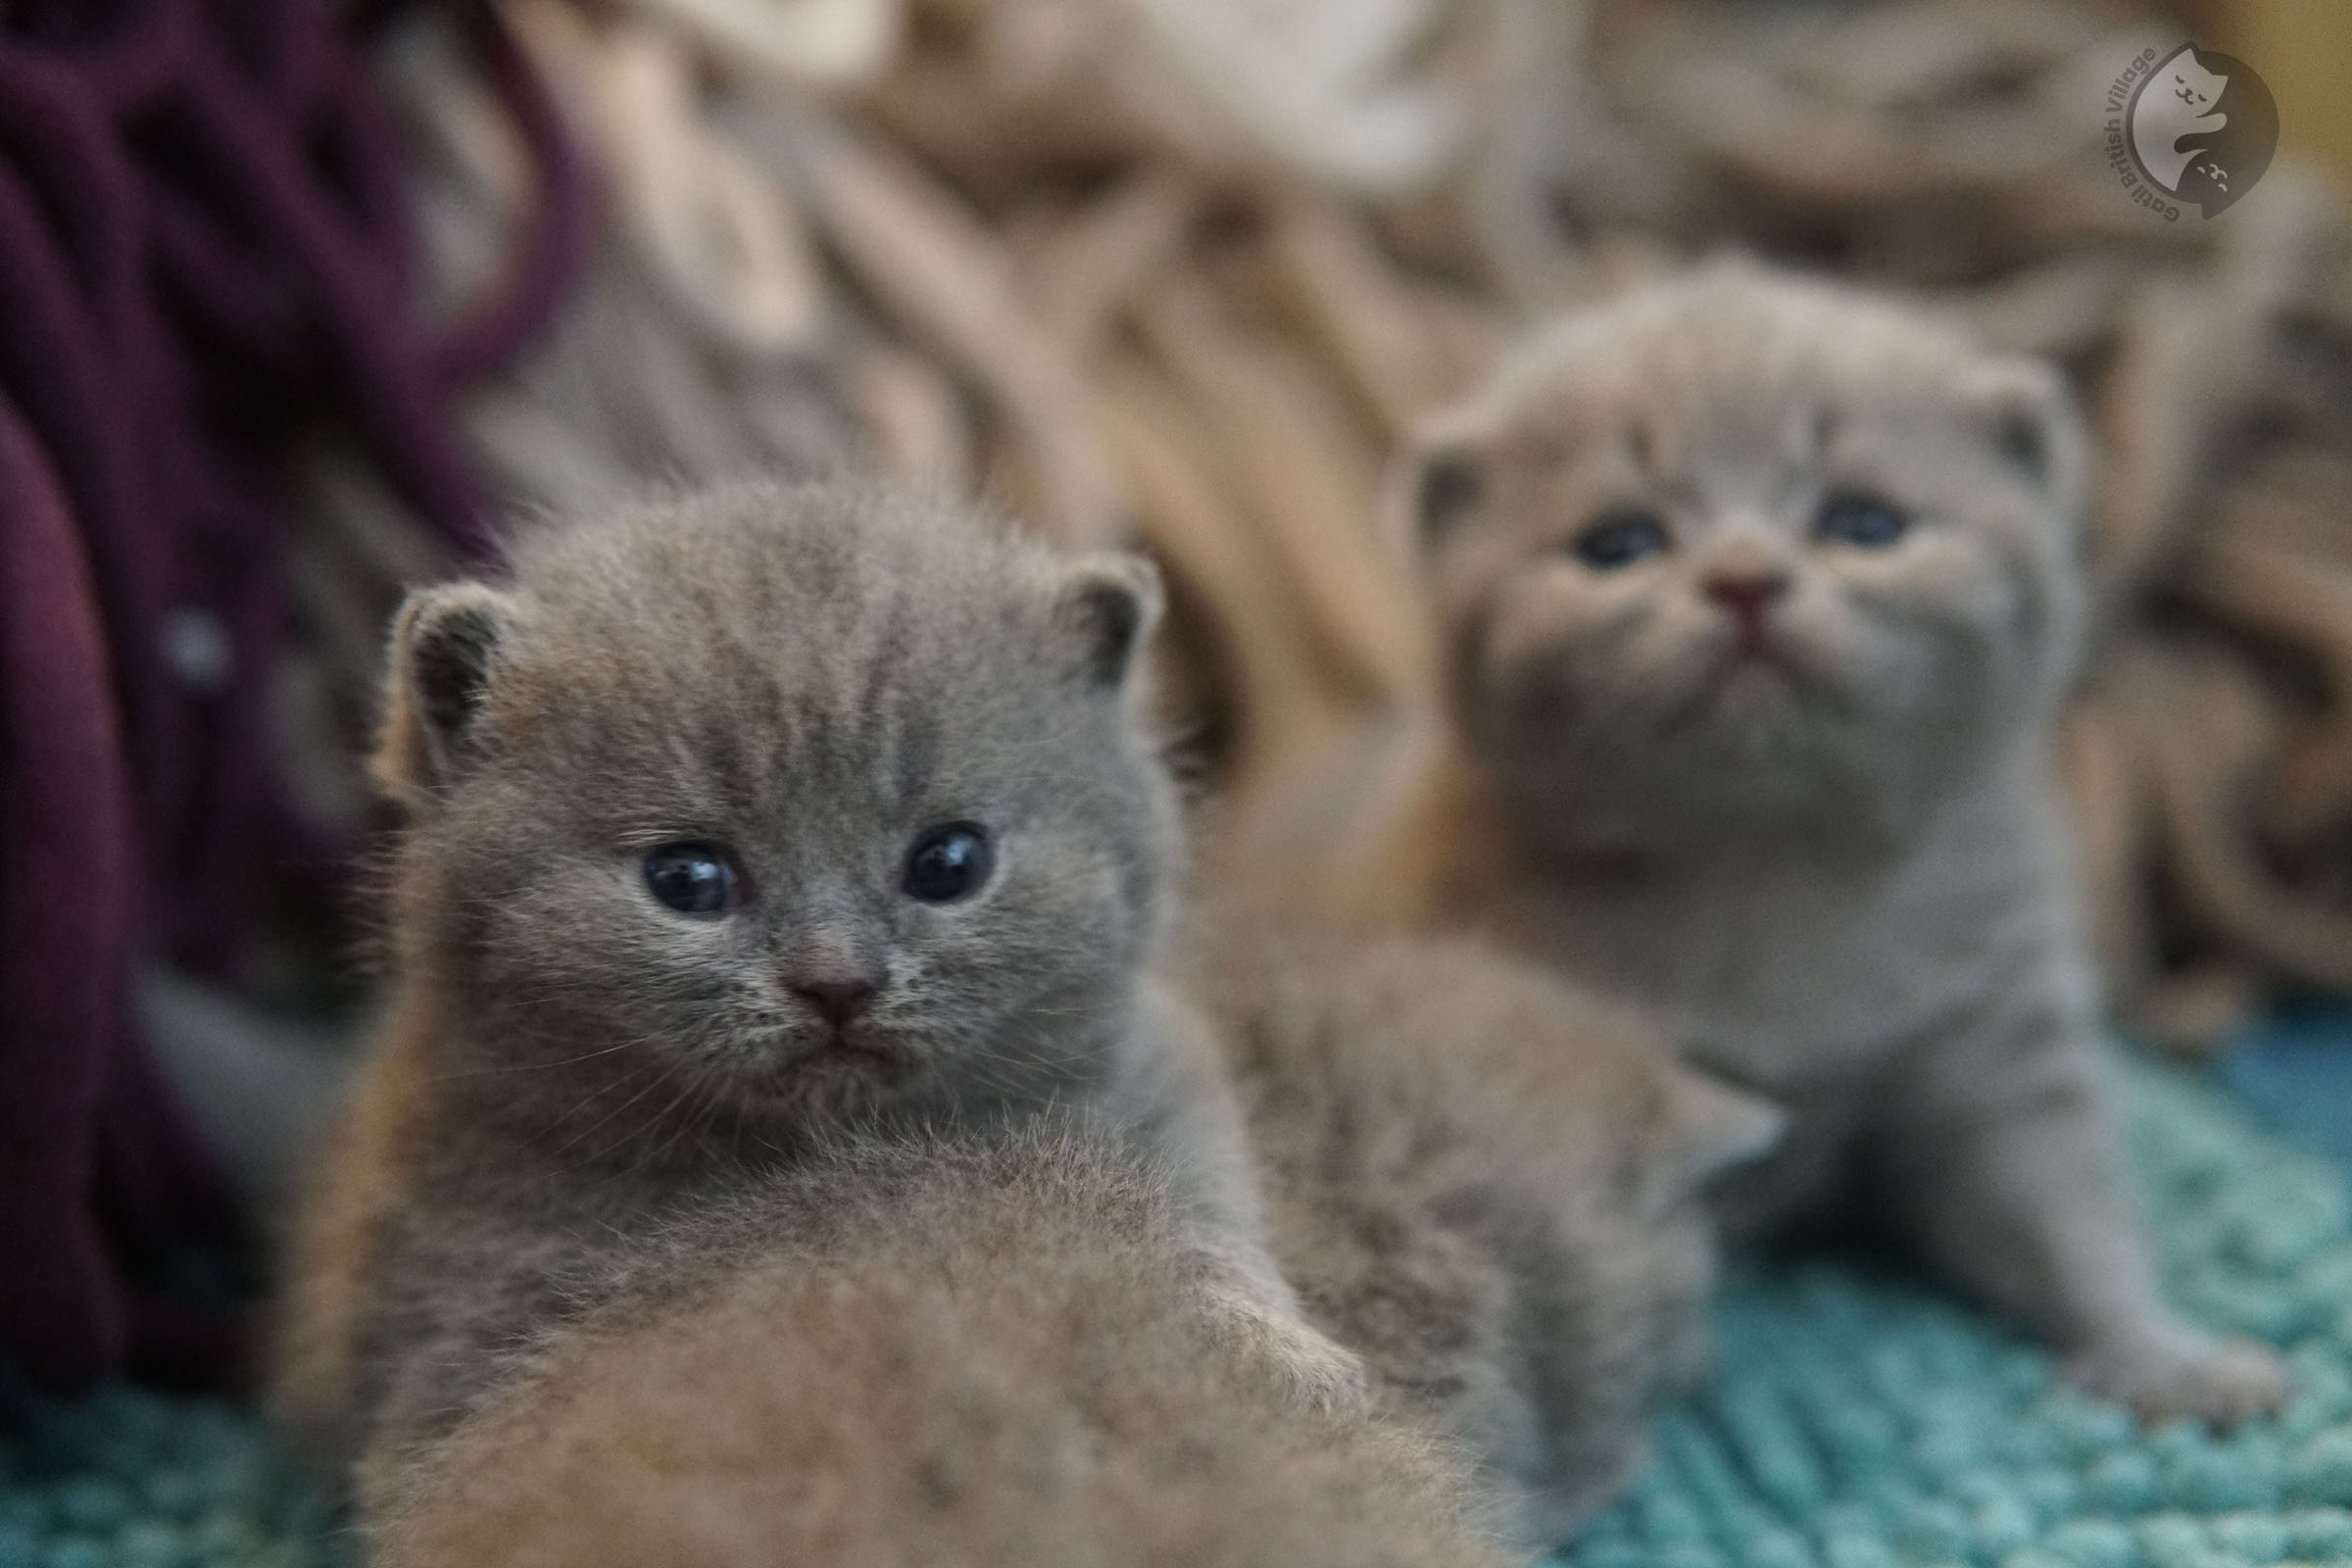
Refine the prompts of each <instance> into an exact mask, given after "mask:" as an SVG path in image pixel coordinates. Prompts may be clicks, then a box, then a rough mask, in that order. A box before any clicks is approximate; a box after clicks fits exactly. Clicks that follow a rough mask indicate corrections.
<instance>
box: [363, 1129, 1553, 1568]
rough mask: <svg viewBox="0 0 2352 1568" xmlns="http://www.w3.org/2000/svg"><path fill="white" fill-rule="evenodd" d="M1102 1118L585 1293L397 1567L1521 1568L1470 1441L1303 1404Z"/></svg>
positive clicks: (865, 1182)
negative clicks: (1246, 1338)
mask: <svg viewBox="0 0 2352 1568" xmlns="http://www.w3.org/2000/svg"><path fill="white" fill-rule="evenodd" d="M1189 1229H1190V1227H1189V1224H1188V1222H1187V1221H1186V1220H1185V1218H1184V1216H1183V1215H1182V1213H1181V1212H1180V1211H1179V1210H1178V1209H1177V1208H1176V1207H1175V1205H1174V1204H1172V1203H1171V1202H1170V1201H1169V1189H1168V1186H1167V1183H1166V1182H1165V1180H1164V1179H1161V1178H1160V1177H1159V1176H1158V1174H1157V1173H1155V1172H1153V1171H1152V1170H1150V1169H1149V1168H1148V1167H1145V1166H1143V1165H1141V1164H1139V1163H1138V1162H1137V1161H1135V1160H1134V1159H1133V1158H1131V1157H1128V1156H1127V1155H1126V1154H1125V1153H1124V1152H1121V1151H1119V1150H1118V1149H1117V1148H1116V1147H1115V1146H1114V1145H1112V1144H1111V1143H1110V1142H1109V1141H1108V1140H1105V1139H1103V1138H1101V1137H1099V1136H1093V1135H1091V1134H1090V1133H1088V1132H1087V1131H1086V1130H1085V1129H1078V1130H1075V1131H1072V1130H1071V1129H1067V1128H1057V1127H1054V1126H1053V1125H1052V1123H1051V1121H1050V1120H1048V1121H1046V1122H1044V1123H1041V1122H1037V1121H1032V1122H1030V1123H1028V1124H1026V1125H1025V1126H1024V1127H1022V1128H1020V1129H1015V1130H1010V1131H999V1132H998V1133H995V1134H983V1135H969V1134H951V1135H947V1136H917V1137H910V1138H906V1139H898V1138H887V1137H884V1138H877V1137H860V1138H857V1139H853V1140H850V1141H846V1142H844V1143H842V1144H840V1145H838V1146H836V1147H832V1148H828V1149H821V1150H818V1151H816V1152H813V1153H812V1154H811V1156H810V1158H809V1160H808V1161H807V1162H806V1163H805V1164H804V1165H803V1166H801V1167H800V1168H798V1169H796V1170H793V1171H791V1172H788V1173H783V1174H780V1175H777V1176H774V1177H771V1178H768V1179H766V1180H764V1181H760V1182H757V1183H753V1184H751V1185H749V1186H747V1187H746V1188H745V1190H743V1191H742V1192H740V1193H738V1194H736V1195H733V1196H732V1197H730V1198H729V1199H727V1200H725V1201H721V1202H718V1203H715V1204H712V1205H710V1206H708V1207H706V1208H704V1209H702V1210H700V1211H698V1212H697V1213H695V1214H693V1215H692V1216H690V1217H687V1218H685V1219H682V1220H681V1221H680V1222H679V1223H678V1224H677V1225H676V1226H675V1227H674V1228H673V1229H671V1230H670V1231H667V1232H665V1233H664V1234H662V1235H661V1236H660V1237H657V1238H655V1239H654V1240H653V1242H652V1243H651V1244H650V1245H648V1246H646V1247H644V1248H642V1249H639V1250H633V1251H631V1252H627V1253H623V1254H621V1255H619V1256H617V1257H615V1258H610V1259H607V1260H606V1264H605V1266H604V1268H603V1269H601V1270H599V1271H592V1272H590V1273H588V1274H586V1275H583V1276H581V1277H580V1278H579V1279H578V1280H577V1281H576V1282H575V1289H576V1290H578V1291H579V1292H581V1293H582V1295H583V1296H593V1297H594V1298H595V1299H597V1300H598V1301H600V1302H601V1304H597V1305H582V1306H581V1307H580V1309H579V1310H578V1311H576V1312H575V1313H574V1314H573V1315H572V1316H571V1318H570V1319H569V1321H568V1322H567V1323H566V1324H565V1325H564V1327H563V1328H561V1329H560V1330H556V1331H554V1332H550V1333H547V1334H544V1335H543V1336H541V1337H540V1338H539V1340H538V1342H537V1343H536V1344H535V1345H534V1346H533V1347H532V1348H530V1349H529V1350H528V1351H527V1352H524V1353H519V1354H516V1355H515V1356H514V1357H513V1358H512V1370H511V1372H510V1374H509V1375H508V1377H507V1378H506V1379H505V1380H504V1381H503V1382H502V1386H501V1387H500V1388H499V1390H498V1391H496V1392H495V1393H494V1394H493V1395H492V1396H491V1397H488V1398H487V1399H485V1400H484V1402H483V1403H482V1405H481V1407H480V1408H479V1410H478V1411H477V1413H475V1414H474V1415H473V1416H471V1417H470V1418H469V1419H467V1420H466V1421H465V1422H464V1423H462V1424H461V1425H460V1426H459V1427H458V1428H457V1429H456V1430H455V1431H454V1432H452V1433H451V1434H450V1435H449V1436H448V1437H447V1438H445V1439H443V1440H441V1441H440V1442H438V1443H436V1444H434V1445H432V1446H429V1447H426V1448H424V1449H422V1450H420V1451H419V1452H417V1454H416V1455H415V1456H413V1458H412V1459H411V1461H410V1462H409V1463H408V1464H407V1465H405V1466H403V1467H401V1468H400V1469H399V1470H397V1471H396V1472H395V1473H393V1474H391V1475H389V1476H387V1477H386V1478H384V1482H383V1484H382V1485H381V1486H380V1488H379V1495H378V1497H377V1500H376V1504H375V1506H374V1508H373V1510H372V1520H371V1524H372V1528H371V1531H370V1535H371V1539H372V1545H373V1551H372V1560H373V1561H374V1563H375V1564H376V1565H377V1568H493V1565H495V1568H673V1565H674V1568H810V1565H819V1564H821V1565H824V1568H1090V1565H1103V1564H1113V1563H1116V1564H1131V1565H1134V1568H1198V1565H1201V1564H1222V1565H1226V1568H1507V1564H1508V1562H1509V1561H1510V1559H1509V1558H1507V1557H1505V1556H1504V1555H1503V1553H1502V1552H1500V1551H1499V1550H1497V1549H1496V1548H1495V1547H1494V1546H1492V1545H1490V1544H1487V1542H1486V1541H1485V1540H1484V1539H1483V1538H1482V1536H1481V1533H1480V1531H1479V1528H1478V1524H1477V1521H1476V1519H1475V1517H1474V1513H1473V1510H1472V1508H1471V1505H1470V1499H1471V1497H1472V1495H1473V1494H1472V1490H1471V1489H1470V1488H1469V1487H1468V1486H1467V1485H1466V1483H1465V1480H1464V1477H1463V1475H1462V1473H1461V1471H1460V1469H1459V1467H1458V1466H1456V1465H1455V1464H1454V1463H1452V1462H1451V1460H1450V1459H1449V1458H1448V1456H1447V1454H1446V1451H1445V1446H1444V1445H1443V1444H1441V1443H1437V1442H1433V1441H1431V1440H1430V1439H1429V1438H1428V1437H1426V1436H1423V1435H1421V1434H1419V1433H1417V1432H1416V1431H1415V1430H1414V1429H1413V1428H1412V1427H1410V1426H1409V1425H1408V1424H1406V1423H1403V1422H1399V1421H1389V1420H1383V1419H1378V1418H1376V1417H1374V1416H1372V1415H1371V1414H1369V1413H1368V1412H1367V1411H1366V1410H1364V1409H1363V1408H1361V1407H1360V1406H1351V1407H1349V1408H1347V1409H1310V1408H1305V1407H1302V1406H1301V1405H1300V1403H1299V1401H1298V1400H1297V1399H1296V1398H1295V1397H1291V1396H1290V1394H1289V1392H1288V1391H1286V1390H1285V1389H1284V1388H1282V1387H1281V1386H1280V1383H1279V1380H1275V1379H1269V1377H1268V1376H1267V1375H1266V1369H1265V1367H1264V1366H1263V1364H1262V1363H1260V1362H1257V1361H1255V1360H1254V1359H1253V1358H1251V1357H1250V1356H1248V1355H1246V1354H1237V1353H1235V1347H1234V1346H1233V1344H1232V1343H1231V1339H1230V1336H1229V1335H1228V1334H1227V1333H1226V1332H1225V1328H1224V1326H1223V1325H1222V1324H1221V1323H1220V1322H1219V1321H1218V1319H1217V1315H1216V1314H1215V1313H1214V1312H1213V1311H1212V1312H1208V1313H1204V1312H1203V1311H1202V1310H1201V1289H1200V1276H1201V1270H1202V1267H1203V1260H1202V1258H1201V1255H1200V1252H1199V1250H1198V1249H1197V1247H1196V1246H1195V1245H1194V1244H1193V1243H1192V1242H1191V1241H1190V1240H1189V1239H1188V1236H1187V1231H1188V1230H1189Z"/></svg>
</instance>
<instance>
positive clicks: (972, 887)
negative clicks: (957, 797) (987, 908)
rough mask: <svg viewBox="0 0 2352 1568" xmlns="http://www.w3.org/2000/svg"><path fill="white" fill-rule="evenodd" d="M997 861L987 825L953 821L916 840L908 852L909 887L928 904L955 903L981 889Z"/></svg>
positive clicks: (912, 892)
mask: <svg viewBox="0 0 2352 1568" xmlns="http://www.w3.org/2000/svg"><path fill="white" fill-rule="evenodd" d="M995 865H996V851H995V850H994V849H992V848H991V847H990V845H989V842H988V830H987V829H986V828H983V827H982V826H981V825H980V824H979V823H977V822H949V823H946V824H944V825H943V826H940V827H935V828H932V829H930V830H928V831H927V832H925V833H924V834H923V836H922V837H921V838H918V839H916V840H915V841H914V848H913V849H912V850H911V851H909V852H908V853H907V879H906V888H907V892H908V893H910V894H912V895H913V896H914V897H916V898H918V899H920V900H922V901H923V902H924V903H925V904H953V903H955V902H956V900H957V899H966V898H969V897H971V896H972V895H973V894H974V893H977V892H979V891H980V887H981V884H982V883H984V882H986V881H987V880H988V873H989V872H990V870H992V869H993V868H994V867H995Z"/></svg>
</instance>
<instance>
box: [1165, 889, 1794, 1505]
mask: <svg viewBox="0 0 2352 1568" xmlns="http://www.w3.org/2000/svg"><path fill="white" fill-rule="evenodd" d="M1187 927H1188V939H1187V942H1186V943H1185V947H1186V948H1187V950H1188V958H1189V962H1188V969H1187V972H1188V974H1189V975H1190V977H1191V981H1192V984H1193V987H1194V989H1195V994H1196V995H1198V996H1199V998H1200V999H1201V1004H1202V1005H1203V1006H1204V1007H1206V1008H1207V1009H1208V1010H1209V1012H1210V1013H1211V1015H1212V1016H1213V1017H1214V1019H1215V1020H1216V1022H1217V1024H1218V1035H1219V1038H1220V1039H1221V1040H1223V1041H1224V1043H1225V1048H1226V1055H1227V1059H1228V1060H1229V1061H1230V1062H1231V1063H1232V1066H1233V1071H1234V1076H1235V1082H1236V1087H1237V1089H1238V1091H1239V1093H1240V1095H1241V1099H1242V1103H1243V1105H1244V1107H1245V1111H1246V1114H1247V1116H1248V1120H1249V1124H1250V1138H1251V1142H1252V1144H1253V1145H1254V1147H1255V1149H1256V1152H1257V1157H1258V1162H1259V1171H1260V1175H1261V1179H1262V1182H1263V1185H1264V1190H1265V1195H1266V1206H1267V1215H1268V1222H1269V1228H1270V1231H1271V1235H1272V1239H1273V1244H1274V1250H1275V1254H1276V1256H1277V1257H1278V1258H1280V1260H1281V1262H1282V1265H1283V1269H1284V1271H1285V1272H1286V1273H1287V1274H1288V1275H1289V1276H1290V1278H1291V1280H1292V1282H1293V1283H1294V1284H1295V1285H1296V1286H1297V1287H1298V1289H1299V1298H1300V1299H1301V1300H1302V1301H1303V1302H1304V1303H1305V1306H1306V1310H1307V1315H1308V1317H1309V1318H1310V1319H1311V1320H1312V1321H1313V1322H1314V1324H1315V1325H1316V1326H1317V1327H1318V1328H1321V1329H1324V1330H1326V1331H1327V1332H1329V1333H1330V1334H1331V1335H1332V1337H1333V1338H1335V1339H1337V1340H1338V1341H1339V1342H1340V1343H1341V1344H1342V1345H1345V1346H1346V1347H1347V1348H1348V1349H1350V1350H1353V1351H1356V1352H1357V1353H1359V1354H1361V1355H1362V1356H1363V1357H1364V1360H1365V1363H1366V1365H1367V1366H1368V1367H1369V1368H1370V1370H1371V1374H1372V1386H1373V1389H1374V1391H1375V1393H1376V1394H1377V1395H1378V1396H1380V1397H1382V1398H1383V1399H1384V1400H1385V1401H1386V1403H1387V1404H1388V1406H1389V1407H1390V1408H1392V1409H1393V1410H1395V1411H1396V1412H1397V1414H1399V1415H1401V1416H1404V1417H1407V1418H1409V1419H1411V1420H1413V1421H1415V1422H1417V1423H1421V1424H1423V1425H1424V1426H1425V1427H1427V1428H1429V1429H1431V1430H1434V1431H1436V1432H1438V1433H1439V1434H1442V1435H1444V1436H1446V1437H1448V1438H1451V1439H1453V1440H1455V1441H1457V1442H1458V1443H1459V1444H1460V1445H1461V1446H1462V1449H1463V1451H1464V1453H1465V1454H1466V1455H1467V1456H1468V1457H1469V1459H1470V1460H1471V1462H1472V1463H1473V1464H1474V1466H1475V1467H1476V1473H1477V1475H1478V1478H1479V1480H1480V1482H1481V1490H1482V1492H1483V1494H1484V1495H1486V1496H1487V1497H1488V1498H1489V1499H1490V1503H1491V1506H1492V1508H1493V1510H1494V1515H1495V1519H1494V1523H1495V1529H1496V1530H1497V1532H1498V1533H1500V1534H1501V1535H1503V1536H1505V1537H1507V1538H1509V1539H1511V1540H1514V1541H1517V1542H1518V1543H1520V1544H1523V1545H1525V1546H1528V1547H1529V1548H1531V1549H1540V1548H1543V1547H1547V1546H1552V1545H1556V1544H1559V1543H1560V1542H1563V1541H1565V1540H1567V1539H1568V1538H1569V1536H1570V1535H1571V1534H1572V1533H1573V1532H1574V1530H1575V1529H1576V1528H1577V1526H1579V1525H1581V1524H1582V1523H1583V1522H1584V1521H1585V1519H1586V1518H1587V1517H1588V1516H1589V1515H1590V1514H1591V1513H1592V1512H1593V1509H1595V1508H1596V1507H1598V1506H1600V1505H1601V1504H1603V1503H1605V1502H1607V1501H1609V1500H1611V1499H1612V1498H1613V1497H1614V1496H1615V1495H1617V1493H1618V1492H1619V1491H1620V1490H1621V1489H1622V1488H1623V1487H1624V1485H1625V1484H1626V1482H1627V1481H1628V1480H1629V1479H1630V1478H1631V1477H1632V1476H1633V1475H1634V1473H1635V1472H1636V1471H1637V1470H1638V1469H1639V1468H1640V1467H1641V1465H1642V1463H1643V1462H1644V1460H1645V1459H1646V1457H1647V1455H1648V1451H1649V1449H1648V1428H1649V1420H1650V1417H1651V1415H1652V1414H1653V1413H1654V1411H1655V1409H1656V1406H1657V1403H1658V1401H1659V1400H1660V1399H1661V1398H1662V1397H1666V1396H1669V1395H1671V1394H1674V1393H1678V1392H1680V1391H1682V1390H1683V1389H1685V1388H1687V1387H1688V1386H1689V1385H1690V1384H1691V1382H1693V1381H1694V1380H1695V1379H1696V1378H1697V1376H1698V1375H1699V1373H1700V1372H1701V1370H1702V1369H1703V1367H1704V1365H1705V1361H1706V1348H1707V1337H1706V1325H1705V1307H1706V1300H1707V1295H1708V1290H1709V1287H1710V1285H1711V1283H1712V1281H1713V1278H1714V1250H1713V1237H1712V1234H1711V1226H1710V1222H1709V1214H1708V1208H1707V1202H1706V1199H1707V1198H1708V1197H1709V1196H1710V1194H1711V1193H1712V1191H1713V1190H1714V1187H1715V1185H1716V1184H1717V1183H1718V1181H1719V1180H1721V1179H1724V1178H1725V1177H1726V1173H1728V1172H1731V1171H1733V1170H1735V1169H1736V1168H1737V1167H1739V1166H1740V1165H1743V1164H1745V1163H1746V1162H1748V1161H1750V1160H1753V1159H1755V1158H1756V1157H1758V1156H1759V1155H1761V1154H1762V1153H1764V1152H1765V1151H1767V1150H1768V1149H1769V1148H1770V1147H1771V1146H1772V1144H1773V1142H1774V1141H1775V1140H1776V1139H1777V1138H1778V1137H1779V1135H1780V1131H1781V1128H1782V1126H1783V1123H1784V1121H1785V1119H1786V1118H1785V1117H1784V1116H1783V1115H1782V1113H1781V1112H1780V1111H1779V1110H1778V1109H1776V1108H1774V1107H1773V1106H1771V1105H1769V1104H1767V1103H1764V1102H1763V1101H1761V1100H1758V1099H1757V1098H1755V1097H1753V1096H1751V1095H1746V1094H1741V1093H1740V1092H1738V1091H1735V1090H1731V1089H1727V1088H1724V1087H1722V1086H1720V1085H1717V1084H1714V1083H1712V1082H1710V1081H1708V1080H1707V1079H1705V1078H1703V1077H1702V1076H1700V1075H1699V1074H1698V1073H1695V1072H1693V1071H1691V1070H1690V1069H1689V1068H1687V1067H1684V1066H1682V1065H1680V1064H1679V1063H1677V1062H1676V1060H1675V1058H1674V1054H1673V1053H1672V1051H1671V1050H1670V1048H1669V1047H1668V1046H1667V1044H1666V1042H1665V1040H1664V1039H1663V1037H1661V1036H1660V1035H1658V1033H1657V1032H1656V1030H1655V1029H1654V1028H1653V1027H1651V1026H1650V1025H1649V1024H1648V1023H1647V1021H1646V1020H1643V1019H1642V1018H1640V1017H1639V1016H1637V1015H1636V1014H1634V1013H1632V1012H1631V1011H1630V1010H1628V1009H1626V1008H1623V1007H1621V1006H1613V1005H1607V1004H1604V1003H1602V1002H1600V1001H1598V1000H1597V999H1594V998H1593V997H1592V996H1590V995H1588V994H1586V993H1583V992H1580V991H1579V990H1577V989H1576V988H1574V987H1571V986H1569V985H1567V984H1566V983H1564V982H1563V981H1561V980H1560V979H1559V978H1558V977H1556V976H1554V975H1552V974H1550V973H1548V972H1546V971H1544V970H1543V969H1542V968H1539V967H1537V966H1535V965H1532V964H1529V963H1527V962H1525V961H1524V960H1521V959H1517V958H1513V957H1511V956H1507V955H1504V954H1501V953H1498V952H1495V951H1493V950H1491V949H1489V948H1487V947H1485V946H1484V945H1482V944H1478V943H1474V942H1470V941H1467V940H1463V939H1460V938H1447V937H1436V936H1427V935H1420V934H1406V933H1398V932H1391V933H1372V934H1358V933H1348V932H1339V931H1332V930H1325V929H1314V928H1308V927H1304V926H1300V925H1298V924H1296V923H1292V922H1281V921H1273V920H1268V919H1264V918H1259V917H1253V916H1252V915H1251V914H1250V912H1249V911H1246V910H1242V909H1238V908H1234V907H1207V908H1205V909H1202V910H1200V911H1197V912H1196V914H1195V915H1194V916H1192V917H1189V918H1188V921H1187Z"/></svg>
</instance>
